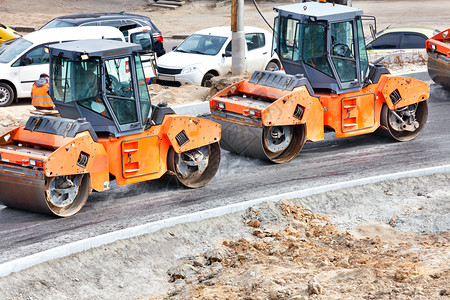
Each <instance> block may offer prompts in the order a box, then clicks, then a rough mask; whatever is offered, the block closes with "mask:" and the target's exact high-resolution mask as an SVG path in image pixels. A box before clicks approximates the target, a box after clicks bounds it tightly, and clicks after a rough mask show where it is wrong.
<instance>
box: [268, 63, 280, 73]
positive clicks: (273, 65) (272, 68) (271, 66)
mask: <svg viewBox="0 0 450 300" xmlns="http://www.w3.org/2000/svg"><path fill="white" fill-rule="evenodd" d="M279 69H280V67H279V66H278V64H277V63H276V62H274V61H271V62H269V63H268V64H267V66H266V71H275V70H279Z"/></svg>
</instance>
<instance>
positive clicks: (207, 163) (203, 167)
mask: <svg viewBox="0 0 450 300" xmlns="http://www.w3.org/2000/svg"><path fill="white" fill-rule="evenodd" d="M167 160H168V161H167V163H168V168H169V170H170V171H172V172H173V174H174V175H175V176H176V178H177V180H178V181H179V182H180V183H181V184H182V185H184V186H185V187H188V188H200V187H203V186H205V185H206V184H207V183H208V182H209V181H210V180H211V179H212V178H213V177H214V175H216V172H217V170H218V169H219V165H220V146H219V143H213V144H210V145H205V146H202V147H199V148H195V149H192V150H189V151H185V152H182V153H176V152H175V151H174V150H173V148H170V150H169V153H168V157H167Z"/></svg>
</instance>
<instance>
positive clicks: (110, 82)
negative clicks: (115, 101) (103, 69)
mask: <svg viewBox="0 0 450 300" xmlns="http://www.w3.org/2000/svg"><path fill="white" fill-rule="evenodd" d="M106 90H107V91H109V92H110V93H112V94H115V95H116V96H120V95H121V94H122V85H121V84H120V82H119V80H118V79H117V78H116V77H115V76H113V75H108V77H107V78H106Z"/></svg>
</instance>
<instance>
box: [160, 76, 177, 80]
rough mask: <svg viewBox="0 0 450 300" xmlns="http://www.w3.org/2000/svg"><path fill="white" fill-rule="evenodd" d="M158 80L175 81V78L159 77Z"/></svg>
mask: <svg viewBox="0 0 450 300" xmlns="http://www.w3.org/2000/svg"><path fill="white" fill-rule="evenodd" d="M158 78H159V79H160V80H167V81H175V77H174V76H166V75H159V76H158Z"/></svg>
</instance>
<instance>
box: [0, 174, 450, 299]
mask: <svg viewBox="0 0 450 300" xmlns="http://www.w3.org/2000/svg"><path fill="white" fill-rule="evenodd" d="M449 184H450V174H447V175H435V176H427V177H419V178H406V179H401V180H398V181H387V182H380V183H377V184H370V185H366V186H360V187H354V188H348V189H342V190H337V191H332V192H327V193H324V194H319V195H313V196H309V197H305V198H301V199H297V200H291V201H281V202H277V203H272V202H266V203H262V204H261V205H257V206H253V207H250V208H248V209H247V210H246V211H243V212H238V213H234V214H228V215H224V216H222V217H218V218H212V219H208V220H204V221H201V222H195V223H187V224H180V225H177V226H174V227H171V228H166V229H162V230H160V231H158V232H155V233H152V234H147V235H144V236H140V237H136V238H131V239H127V240H122V241H118V242H115V243H113V244H110V245H105V246H101V247H98V248H94V249H91V250H88V251H84V252H82V253H78V254H74V255H70V256H68V257H66V258H62V259H56V260H52V261H49V262H46V263H43V264H41V265H37V266H34V267H32V268H30V269H27V270H24V271H21V272H17V273H13V274H11V275H9V276H7V277H4V278H0V299H142V300H143V299H264V300H265V299H296V300H299V299H450V277H449V276H450V264H449V261H450V236H449V230H450V201H449V200H450V191H449V189H448V186H449ZM367 208H369V209H367Z"/></svg>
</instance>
